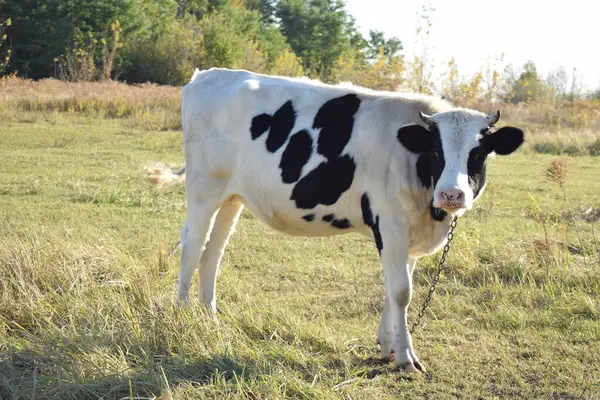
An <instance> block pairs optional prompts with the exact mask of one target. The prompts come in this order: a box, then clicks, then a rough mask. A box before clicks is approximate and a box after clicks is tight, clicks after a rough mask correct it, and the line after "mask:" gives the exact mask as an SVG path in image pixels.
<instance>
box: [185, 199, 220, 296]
mask: <svg viewBox="0 0 600 400" xmlns="http://www.w3.org/2000/svg"><path fill="white" fill-rule="evenodd" d="M218 206H219V204H218V203H217V204H215V203H214V202H209V201H199V200H197V201H193V202H192V201H189V200H188V204H187V209H188V210H187V216H186V219H185V223H184V225H183V228H182V229H181V264H180V267H179V288H178V295H179V300H180V301H181V302H183V303H184V304H187V302H188V299H189V293H190V286H191V283H192V275H193V274H194V270H195V269H196V267H197V266H198V262H199V260H200V256H201V255H202V252H203V251H204V245H205V244H206V241H207V240H208V236H209V234H210V231H211V229H212V226H213V222H214V219H215V213H216V211H217V208H218Z"/></svg>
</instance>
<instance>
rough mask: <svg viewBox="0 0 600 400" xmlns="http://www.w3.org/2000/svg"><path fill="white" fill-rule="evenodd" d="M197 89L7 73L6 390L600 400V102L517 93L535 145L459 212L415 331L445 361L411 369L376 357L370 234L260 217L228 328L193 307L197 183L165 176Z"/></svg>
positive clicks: (229, 293)
mask: <svg viewBox="0 0 600 400" xmlns="http://www.w3.org/2000/svg"><path fill="white" fill-rule="evenodd" d="M178 93H179V89H178V88H173V87H157V86H151V85H146V86H141V87H130V86H126V85H123V84H117V83H96V84H92V83H86V84H66V83H61V82H57V81H53V80H47V81H42V82H38V83H34V82H30V81H21V80H16V79H13V80H11V79H9V80H5V81H2V82H0V399H2V400H4V399H7V400H9V399H11V400H12V399H168V400H172V399H173V400H178V399H205V398H206V399H215V398H218V399H228V398H231V399H238V398H242V399H284V398H285V399H287V398H304V399H306V398H307V399H388V398H389V399H392V398H394V399H396V398H431V399H453V398H466V399H471V398H473V399H504V398H523V399H600V197H599V193H600V182H599V180H598V179H599V178H598V177H599V176H600V162H599V160H600V158H598V155H599V154H600V139H599V138H600V126H599V124H600V122H599V121H600V118H599V116H600V106H598V105H597V104H596V105H594V104H583V103H582V104H579V103H574V104H570V105H568V106H561V107H558V106H553V105H535V104H532V105H529V106H521V105H519V106H516V105H502V106H501V109H502V111H503V115H504V117H503V120H502V121H503V123H512V124H517V126H524V127H525V128H526V135H528V136H527V138H528V142H527V144H526V145H525V146H524V148H523V149H521V150H520V151H519V152H518V153H517V154H515V155H512V156H509V157H500V156H498V157H496V158H495V159H493V160H491V161H490V163H489V167H488V171H489V172H488V177H489V184H488V187H487V189H486V193H485V194H484V196H483V198H482V199H480V200H479V202H478V204H477V205H476V207H475V208H474V209H473V210H472V211H470V212H469V213H467V215H466V216H465V217H463V218H461V219H460V220H459V224H458V228H457V234H456V239H455V241H454V242H453V248H452V251H451V253H450V257H449V265H448V271H447V273H446V274H445V275H444V276H443V277H442V278H441V281H440V284H439V286H438V291H437V292H436V294H435V296H434V298H433V300H432V303H431V306H430V308H429V309H428V310H427V312H426V315H425V319H424V321H423V323H422V325H421V327H419V328H418V330H417V331H416V332H415V334H414V336H413V340H414V345H415V350H416V351H417V353H418V354H419V356H420V357H421V360H422V361H423V362H424V364H425V366H426V367H427V369H428V372H427V373H426V374H407V373H404V372H400V371H397V370H396V369H395V368H394V367H393V365H391V364H385V363H381V362H379V361H378V360H377V353H376V352H374V351H373V349H374V348H376V329H377V327H378V324H379V318H380V314H381V311H382V309H383V276H382V272H381V267H380V264H379V257H378V255H377V251H376V249H375V246H374V245H373V244H372V243H371V242H370V241H369V240H368V239H367V238H364V237H361V236H357V235H345V236H338V237H334V238H302V237H288V236H284V235H282V234H279V233H277V232H275V231H273V230H271V229H270V228H267V227H266V226H265V225H263V224H262V223H260V222H259V221H257V220H256V219H255V218H254V217H252V216H251V215H250V214H249V213H248V212H246V211H245V212H244V214H243V215H242V218H241V220H240V223H239V225H238V227H237V231H236V233H235V234H234V235H233V237H232V239H231V242H230V245H229V247H228V249H227V251H226V253H225V257H224V259H223V263H222V270H221V273H220V277H219V280H218V284H217V293H218V294H217V296H218V297H217V306H218V308H219V322H218V323H216V322H213V321H212V320H210V319H209V318H207V316H206V315H205V314H204V312H203V310H202V308H201V307H199V306H198V305H197V304H193V306H192V307H190V308H188V309H182V308H177V307H176V306H175V299H176V286H177V271H178V254H179V253H177V256H175V257H173V258H169V253H170V251H171V250H172V248H173V247H174V245H175V244H176V243H177V241H178V239H179V229H180V227H181V224H182V221H183V218H184V213H185V203H184V197H183V193H184V192H183V186H182V185H179V186H173V187H168V188H164V189H157V188H156V187H154V186H152V185H151V184H150V183H149V182H148V180H147V179H146V176H145V168H146V167H147V166H152V165H153V164H154V163H156V162H157V161H162V162H164V163H166V164H168V165H170V166H174V167H178V166H180V165H181V164H182V163H183V155H182V140H181V133H180V131H179V127H180V122H179V110H178V101H179V100H178ZM471 106H473V105H471ZM479 106H480V107H481V108H482V110H483V111H492V110H491V108H492V107H496V105H485V104H484V105H479ZM496 108H497V107H496ZM556 160H563V161H564V163H565V164H561V163H559V164H555V167H554V169H553V170H552V171H551V175H552V174H553V176H552V177H548V176H547V170H548V168H549V166H550V165H551V163H552V162H553V161H556ZM565 168H566V171H565ZM559 184H560V185H559ZM561 185H562V188H561ZM563 188H564V191H563ZM565 195H566V198H565ZM567 200H568V201H567ZM436 260H437V256H434V257H430V258H426V259H422V260H421V261H420V262H419V264H418V265H417V269H416V272H415V278H414V279H415V290H416V293H415V297H414V299H413V303H412V304H411V308H410V314H409V319H410V320H411V321H412V320H413V318H414V316H415V315H416V310H417V308H418V307H419V306H420V304H421V301H422V299H423V297H424V295H425V293H426V292H427V289H428V286H429V283H430V281H431V279H432V278H433V276H434V273H435V268H436ZM192 293H197V289H196V282H194V285H193V288H192Z"/></svg>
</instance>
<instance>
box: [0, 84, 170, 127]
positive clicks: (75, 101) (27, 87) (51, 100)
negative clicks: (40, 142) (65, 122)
mask: <svg viewBox="0 0 600 400" xmlns="http://www.w3.org/2000/svg"><path fill="white" fill-rule="evenodd" d="M179 92H180V88H178V87H173V86H158V85H155V84H151V83H147V84H142V85H135V86H134V85H126V84H124V83H120V82H115V81H104V82H75V83H69V82H62V81H59V80H56V79H43V80H40V81H37V82H36V81H32V80H27V79H21V78H16V77H9V78H5V79H2V80H0V111H5V112H6V111H9V110H12V111H13V112H14V111H15V110H16V111H19V112H25V113H38V114H44V113H53V112H59V113H65V112H66V113H80V114H84V115H87V116H91V117H93V118H127V119H130V120H131V122H132V124H133V125H134V126H135V127H138V128H142V129H148V130H169V129H179V128H180V127H181V121H180V111H179V104H180V103H179ZM7 114H9V113H7Z"/></svg>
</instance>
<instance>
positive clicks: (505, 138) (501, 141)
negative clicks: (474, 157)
mask: <svg viewBox="0 0 600 400" xmlns="http://www.w3.org/2000/svg"><path fill="white" fill-rule="evenodd" d="M523 141H524V134H523V131H522V130H520V129H518V128H513V127H512V126H505V127H502V128H500V129H498V130H497V131H496V132H494V133H490V134H489V135H486V136H485V137H483V138H481V140H480V143H481V145H482V146H483V147H484V148H485V149H486V150H487V152H488V153H491V152H492V151H495V152H496V154H499V155H502V156H505V155H508V154H510V153H512V152H513V151H515V150H517V149H518V148H519V146H521V144H522V143H523Z"/></svg>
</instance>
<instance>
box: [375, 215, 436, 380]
mask: <svg viewBox="0 0 600 400" xmlns="http://www.w3.org/2000/svg"><path fill="white" fill-rule="evenodd" d="M380 229H381V237H382V242H383V248H382V249H381V261H382V264H383V274H384V279H385V301H384V306H383V314H382V318H381V325H380V326H379V332H378V333H379V335H378V336H379V343H380V346H381V355H382V356H383V357H384V358H394V359H395V361H396V364H397V365H398V366H400V367H401V368H403V369H406V370H408V371H425V368H424V367H423V365H422V364H421V363H420V362H419V359H418V357H417V355H416V353H415V351H414V349H413V346H412V338H411V335H410V332H409V331H408V322H407V310H408V305H409V304H410V299H411V296H412V270H413V268H414V264H415V260H410V259H409V257H408V247H409V237H408V229H407V228H406V225H405V224H403V223H402V222H401V221H398V220H396V219H395V218H381V226H380ZM391 353H393V357H392V355H391Z"/></svg>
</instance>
